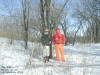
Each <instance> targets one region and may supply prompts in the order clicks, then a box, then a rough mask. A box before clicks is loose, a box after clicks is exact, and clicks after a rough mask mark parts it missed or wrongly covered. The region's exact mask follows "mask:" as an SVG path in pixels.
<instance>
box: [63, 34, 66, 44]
mask: <svg viewBox="0 0 100 75" xmlns="http://www.w3.org/2000/svg"><path fill="white" fill-rule="evenodd" d="M65 42H66V38H65V36H64V35H63V43H64V44H65Z"/></svg>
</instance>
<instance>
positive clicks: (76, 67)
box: [0, 38, 100, 75]
mask: <svg viewBox="0 0 100 75" xmlns="http://www.w3.org/2000/svg"><path fill="white" fill-rule="evenodd" d="M28 46H29V49H28V50H25V49H24V44H23V42H22V41H19V40H15V41H13V44H12V45H10V44H9V40H8V39H6V38H0V75H99V74H100V44H76V45H75V46H71V45H69V46H65V49H64V51H65V59H66V62H65V63H63V62H61V61H60V62H57V61H56V59H55V51H54V50H53V59H50V62H47V63H43V60H42V50H43V49H42V46H41V44H37V43H30V42H29V43H28ZM32 52H33V56H32V60H31V61H32V65H31V66H29V64H28V62H29V55H30V54H32Z"/></svg>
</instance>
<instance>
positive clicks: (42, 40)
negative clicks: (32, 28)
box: [41, 35, 44, 45]
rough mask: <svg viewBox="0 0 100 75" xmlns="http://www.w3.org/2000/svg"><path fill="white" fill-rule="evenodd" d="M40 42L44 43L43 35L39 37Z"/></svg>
mask: <svg viewBox="0 0 100 75" xmlns="http://www.w3.org/2000/svg"><path fill="white" fill-rule="evenodd" d="M41 43H42V44H43V45H44V37H43V35H42V37H41Z"/></svg>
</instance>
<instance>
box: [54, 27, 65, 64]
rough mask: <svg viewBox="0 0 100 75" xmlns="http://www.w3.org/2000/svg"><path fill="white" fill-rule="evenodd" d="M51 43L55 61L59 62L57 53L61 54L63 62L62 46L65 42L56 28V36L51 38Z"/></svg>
mask: <svg viewBox="0 0 100 75" xmlns="http://www.w3.org/2000/svg"><path fill="white" fill-rule="evenodd" d="M52 41H53V42H54V47H55V50H56V59H57V61H59V52H60V53H61V59H62V61H63V62H65V58H64V44H65V42H66V38H65V36H64V35H63V34H61V33H60V29H59V28H56V34H54V35H53V36H52Z"/></svg>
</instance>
